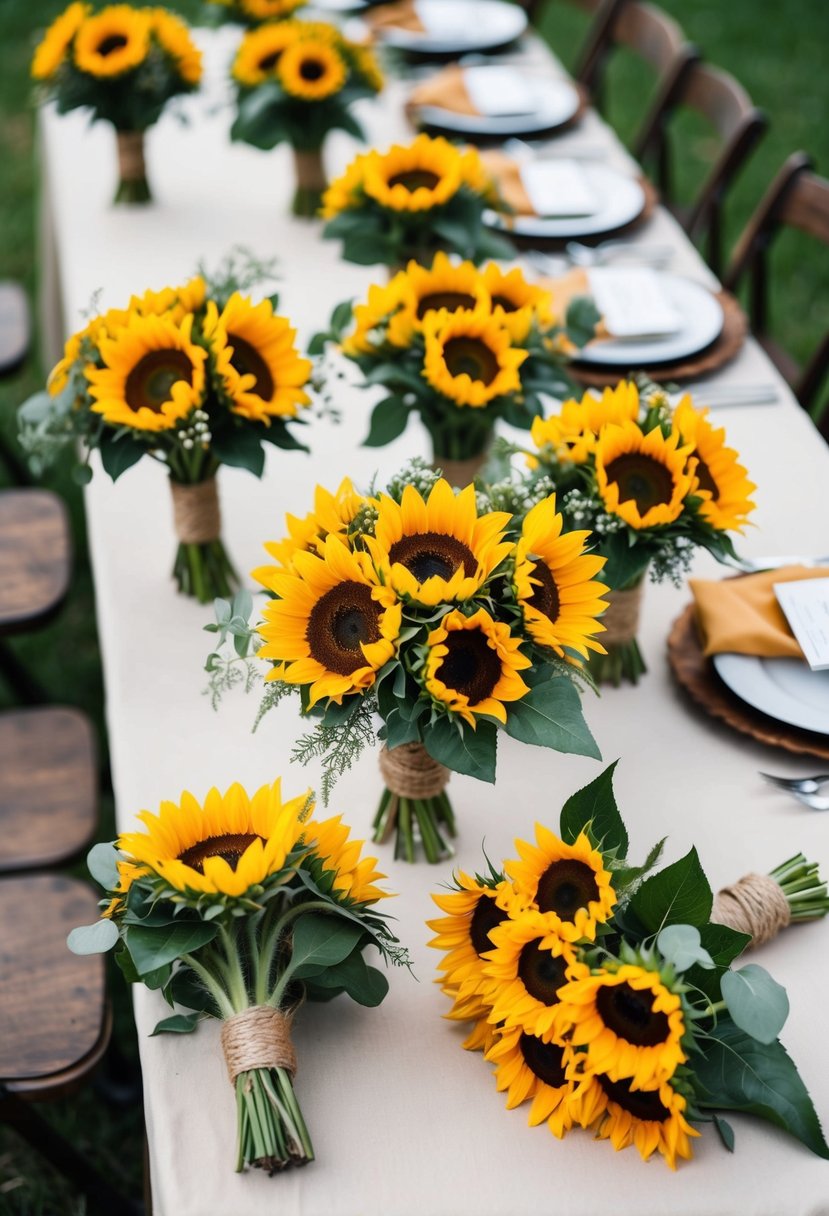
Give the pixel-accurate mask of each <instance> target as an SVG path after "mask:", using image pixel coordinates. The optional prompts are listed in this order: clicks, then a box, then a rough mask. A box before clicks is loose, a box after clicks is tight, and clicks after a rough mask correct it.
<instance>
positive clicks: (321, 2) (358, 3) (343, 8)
mask: <svg viewBox="0 0 829 1216" xmlns="http://www.w3.org/2000/svg"><path fill="white" fill-rule="evenodd" d="M368 3H369V0H310V2H309V4H308V8H309V9H312V8H313V9H318V10H319V11H320V12H321V13H356V12H357V10H358V9H364V8H368Z"/></svg>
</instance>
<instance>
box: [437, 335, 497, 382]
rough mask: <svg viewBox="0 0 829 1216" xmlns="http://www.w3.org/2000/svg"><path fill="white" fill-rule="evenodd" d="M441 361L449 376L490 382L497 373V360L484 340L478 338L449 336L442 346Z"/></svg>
mask: <svg viewBox="0 0 829 1216" xmlns="http://www.w3.org/2000/svg"><path fill="white" fill-rule="evenodd" d="M443 361H444V363H445V364H446V367H447V370H448V371H449V375H450V376H463V375H466V376H469V378H470V380H480V381H481V383H482V384H492V381H493V380H494V379H495V377H496V376H497V375H498V360H497V358H496V357H495V354H494V353H493V351H491V350H490V348H489V347H488V346H487V344H486V342H481V341H480V340H479V339H478V338H450V339H449V341H448V342H447V343H446V345H445V346H444V348H443Z"/></svg>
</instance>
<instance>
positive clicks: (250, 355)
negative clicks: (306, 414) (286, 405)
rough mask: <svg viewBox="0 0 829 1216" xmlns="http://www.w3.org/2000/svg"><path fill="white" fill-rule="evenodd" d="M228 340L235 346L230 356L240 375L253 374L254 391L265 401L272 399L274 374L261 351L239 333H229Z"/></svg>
mask: <svg viewBox="0 0 829 1216" xmlns="http://www.w3.org/2000/svg"><path fill="white" fill-rule="evenodd" d="M227 340H228V342H229V343H230V345H231V346H232V347H233V354H232V355H231V356H230V363H231V366H232V367H233V368H234V369H235V370H236V371H237V372H238V373H239V375H240V376H253V377H254V379H255V383H254V385H253V392H254V393H256V395H257V397H261V398H262V400H263V401H270V399H271V397H272V396H273V390H274V387H275V386H274V382H273V376H272V375H271V370H270V368H269V367H268V365H267V363H266V362H265V360H264V359H263V358H262V356H261V355H260V354H259V351H258V350H257V349H256V347H255V346H252V345H251V344H250V342H246V341H245V339H244V338H240V337H239V335H238V334H232V333H228V335H227Z"/></svg>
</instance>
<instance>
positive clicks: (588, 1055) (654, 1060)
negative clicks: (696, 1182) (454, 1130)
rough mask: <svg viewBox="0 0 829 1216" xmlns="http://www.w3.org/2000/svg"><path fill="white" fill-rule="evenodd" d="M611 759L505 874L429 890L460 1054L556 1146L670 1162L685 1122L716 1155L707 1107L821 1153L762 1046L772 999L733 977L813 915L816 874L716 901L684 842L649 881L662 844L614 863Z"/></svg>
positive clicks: (775, 1004) (687, 1143)
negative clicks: (577, 1133)
mask: <svg viewBox="0 0 829 1216" xmlns="http://www.w3.org/2000/svg"><path fill="white" fill-rule="evenodd" d="M613 767H615V766H613ZM613 767H611V768H610V769H609V770H607V771H606V772H605V773H603V774H602V775H601V776H600V777H598V778H597V779H596V780H595V781H593V782H592V783H591V784H590V785H588V786H587V787H586V788H585V789H583V790H580V791H579V792H578V793H576V794H574V795H573V796H572V797H571V798H570V799H568V801H567V802H566V804H565V806H564V808H563V810H562V812H561V822H560V827H559V835H556V834H555V833H554V832H552V831H550V830H549V829H548V828H546V827H544V826H542V825H541V824H538V825H536V839H535V841H534V842H531V841H522V840H519V841H517V842H516V844H517V848H518V852H519V858H518V859H517V860H515V861H508V862H506V863H505V865H504V868H503V870H496V869H495V868H494V867H493V866H492V864H491V863H490V864H489V869H488V871H487V872H486V873H485V874H483V875H475V876H474V877H473V876H471V875H467V874H463V873H460V874H458V875H456V877H455V885H454V887H453V889H452V890H451V891H450V892H449V893H448V894H440V895H434V896H433V899H434V901H435V903H436V904H437V905H438V907H439V908H440V909H441V911H442V912H443V913H444V915H443V916H442V917H441V918H440V919H438V920H434V921H431V922H429V923H430V928H432V929H433V930H435V932H436V933H437V936H436V937H435V938H434V940H433V941H432V942H431V945H433V946H435V947H436V948H437V949H439V950H442V951H443V952H444V958H443V960H442V962H441V964H440V970H441V973H442V977H441V979H440V980H439V983H441V985H442V987H443V991H444V992H445V993H446V995H447V996H448V997H450V998H451V1000H452V1002H453V1004H452V1009H451V1011H450V1012H449V1013H448V1014H447V1015H446V1016H447V1017H449V1018H450V1019H454V1020H458V1021H461V1022H468V1023H472V1030H471V1033H470V1034H469V1037H468V1038H467V1039H466V1041H465V1042H464V1044H463V1045H464V1047H466V1048H467V1049H469V1050H480V1051H483V1053H484V1055H485V1058H486V1059H487V1060H489V1061H491V1062H492V1063H493V1064H494V1065H495V1080H496V1087H497V1089H498V1091H499V1092H503V1091H506V1093H507V1108H508V1109H509V1110H512V1109H514V1108H515V1107H517V1106H520V1105H521V1104H522V1103H524V1102H530V1103H531V1105H530V1108H529V1117H528V1122H529V1124H530V1126H531V1127H536V1126H539V1125H541V1124H546V1125H547V1127H548V1128H549V1130H550V1131H551V1132H552V1134H553V1135H554V1136H556V1137H558V1138H559V1139H561V1138H562V1137H563V1136H564V1135H565V1134H566V1133H567V1132H568V1131H570V1130H571V1129H572V1128H573V1127H583V1128H588V1129H591V1130H592V1131H593V1132H594V1134H595V1136H596V1137H597V1138H599V1139H603V1140H610V1142H611V1144H612V1145H613V1148H614V1149H615V1150H616V1151H619V1150H620V1149H623V1148H627V1147H628V1146H630V1145H635V1146H636V1148H638V1150H639V1152H640V1153H641V1155H642V1157H643V1158H645V1159H647V1158H649V1157H650V1156H651V1155H652V1154H653V1153H655V1152H658V1153H659V1154H661V1155H662V1156H663V1157H664V1158H665V1160H666V1162H667V1164H668V1165H669V1166H670V1167H671V1168H672V1169H674V1168H676V1163H677V1159H678V1158H685V1159H687V1158H690V1157H691V1152H692V1141H693V1139H694V1138H695V1137H697V1136H699V1135H700V1132H699V1130H698V1126H697V1125H699V1124H703V1123H713V1124H714V1126H715V1128H716V1130H717V1131H718V1133H719V1135H720V1137H721V1138H722V1141H723V1143H724V1144H725V1146H726V1148H728V1149H729V1150H732V1149H733V1147H734V1132H733V1130H732V1128H731V1126H730V1124H729V1123H728V1122H727V1121H726V1120H725V1119H724V1118H723V1117H722V1114H720V1113H718V1112H722V1111H743V1112H746V1113H753V1114H756V1115H759V1116H760V1117H762V1118H765V1119H767V1120H769V1121H770V1122H771V1123H774V1124H776V1125H777V1126H778V1127H781V1128H783V1129H784V1130H786V1131H788V1132H790V1133H791V1134H792V1135H794V1136H796V1137H797V1138H798V1139H799V1140H801V1141H802V1142H803V1143H804V1144H805V1145H806V1146H807V1147H808V1148H810V1149H811V1150H812V1152H814V1153H817V1154H818V1155H819V1156H821V1157H829V1148H827V1145H826V1143H825V1141H824V1139H823V1135H822V1133H821V1130H820V1124H819V1122H818V1119H817V1115H816V1114H815V1110H814V1107H813V1106H812V1103H811V1100H810V1098H809V1095H808V1093H807V1091H806V1088H805V1086H804V1084H803V1082H802V1080H801V1079H800V1076H799V1075H798V1072H797V1069H796V1068H795V1065H794V1064H793V1063H792V1061H791V1059H790V1058H789V1056H788V1055H787V1053H786V1050H785V1048H784V1047H783V1046H782V1044H781V1043H780V1042H779V1040H778V1037H777V1036H778V1034H779V1033H780V1030H781V1029H782V1027H783V1024H784V1022H785V1020H786V1016H787V1014H788V1009H789V1004H788V999H787V997H786V993H785V989H783V988H781V986H780V985H779V984H777V983H776V982H775V981H774V980H773V979H772V977H771V976H770V975H769V974H768V972H767V971H765V970H764V969H763V968H762V967H759V966H757V965H756V964H754V963H749V964H748V965H746V966H742V967H740V968H739V969H732V967H731V964H732V963H733V961H734V960H735V959H736V958H737V956H738V955H739V954H741V953H742V951H743V950H745V949H746V948H747V947H748V946H749V945H751V944H752V939H753V942H754V944H759V943H760V942H762V941H763V940H768V938H769V936H771V934H772V933H773V932H774V931H776V929H777V928H780V927H782V926H783V925H784V924H788V923H790V922H792V921H799V920H807V919H815V918H817V917H822V916H825V915H826V912H827V909H829V899H827V895H826V884H825V883H822V882H821V881H820V878H819V877H818V874H817V867H816V866H815V865H810V864H809V863H807V862H806V861H805V859H804V858H802V857H797V858H794V859H792V861H791V862H787V863H785V864H784V865H783V866H780V867H778V869H777V870H776V871H774V872H773V873H772V875H770V876H761V875H757V874H752V875H747V876H746V877H745V878H743V879H741V880H740V882H739V883H737V884H735V886H734V887H732V888H729V889H728V890H727V891H725V892H721V893H720V894H719V895H717V896H716V897H714V896H713V895H712V892H711V888H710V886H709V885H708V882H707V879H706V877H705V874H704V873H703V870H702V868H701V866H700V863H699V859H698V857H697V853H696V850H695V849H691V851H690V852H689V853H688V854H687V855H686V856H685V857H683V858H682V859H681V860H680V861H677V862H675V863H674V864H673V865H669V866H666V867H665V868H664V869H663V870H660V871H659V872H658V873H656V874H650V873H649V872H650V871H651V870H652V869H653V867H654V866H655V865H656V863H657V861H658V859H659V856H660V853H661V850H662V845H663V844H664V841H660V843H659V844H658V845H657V846H656V847H655V848H654V849H653V850H652V851H651V853H650V855H649V856H648V858H647V860H646V862H645V864H644V865H642V866H635V865H632V864H631V863H630V862H629V861H628V859H627V851H628V837H627V832H626V830H625V826H624V823H623V822H622V819H621V816H620V814H619V811H618V808H617V806H616V802H615V798H614V795H613V785H612V773H613ZM795 873H797V874H798V875H799V877H797V878H792V875H793V874H795ZM770 930H771V931H770Z"/></svg>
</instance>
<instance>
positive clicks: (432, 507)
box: [365, 478, 512, 608]
mask: <svg viewBox="0 0 829 1216" xmlns="http://www.w3.org/2000/svg"><path fill="white" fill-rule="evenodd" d="M375 505H376V508H377V521H376V525H375V529H374V536H373V537H372V536H366V537H365V543H366V545H367V546H368V548H369V550H370V552H371V555H372V557H373V559H374V563H375V565H376V567H377V569H378V571H379V572H380V575H381V577H382V579H383V582H384V583H386V584H388V585H390V586H392V587H393V588H394V589H395V591H396V592H397V594H398V595H401V596H403V597H404V598H406V599H410V600H414V602H415V603H417V604H423V605H425V606H426V607H430V608H431V607H435V606H436V605H437V604H441V603H446V602H448V601H452V600H467V599H469V597H470V596H472V595H474V594H475V593H476V592H477V591H479V590H480V588H481V587H482V586H483V585H484V583H486V582H487V580H488V579H489V578H490V576H491V575H492V574H493V572H494V571H495V570H496V569H497V568H498V567H499V566H500V564H501V562H502V561H503V560H504V558H505V557H506V556H507V554H508V553H509V552H510V551H511V549H512V545H511V543H510V542H509V541H505V540H504V528H505V526H506V524H507V523H508V522H509V519H510V516H509V515H508V514H507V513H506V512H504V511H489V512H487V513H486V515H483V516H481V517H480V518H479V516H478V508H477V504H476V500H475V490H474V488H473V487H472V486H466V487H465V488H464V489H463V490H460V491H459V492H458V493H457V494H456V493H455V491H454V490H453V489H452V487H451V486H450V485H449V482H448V481H445V480H444V479H443V478H441V479H440V480H439V481H436V482H435V484H434V486H433V487H432V489H431V491H430V493H429V497H428V498H427V499H425V500H424V499H423V498H422V497H421V495H420V493H419V492H418V491H417V490H416V489H415V487H414V486H411V485H408V486H406V488H405V489H404V491H403V496H402V498H401V500H400V502H399V503H396V502H395V501H394V499H393V498H389V497H388V496H387V495H386V494H381V495H380V496H379V498H378V499H377V500H376V504H375Z"/></svg>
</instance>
